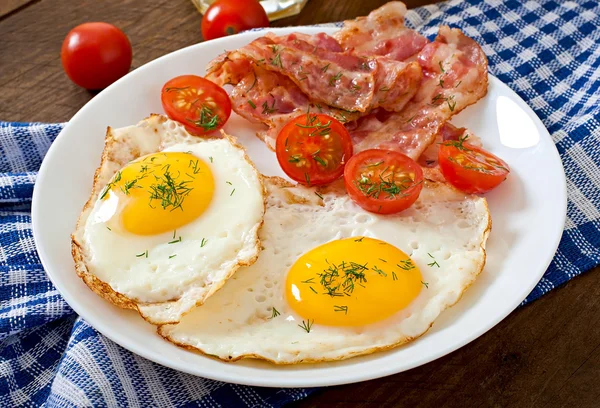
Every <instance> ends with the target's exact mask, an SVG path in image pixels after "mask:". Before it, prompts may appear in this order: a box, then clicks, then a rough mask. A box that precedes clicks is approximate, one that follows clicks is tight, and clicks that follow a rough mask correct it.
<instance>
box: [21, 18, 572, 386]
mask: <svg viewBox="0 0 600 408" xmlns="http://www.w3.org/2000/svg"><path fill="white" fill-rule="evenodd" d="M336 29H337V28H336V27H333V26H296V27H284V28H269V29H265V30H256V31H250V32H245V33H241V34H238V35H237V36H238V38H239V36H245V37H248V38H253V37H255V36H256V35H257V34H261V33H263V32H274V33H278V32H281V33H284V32H291V31H301V32H307V33H310V34H313V33H317V32H326V33H332V32H334V31H335V30H336ZM230 38H231V37H225V38H220V39H217V40H212V41H211V42H210V43H208V42H203V43H198V44H193V45H190V46H187V47H184V48H181V49H179V50H175V51H173V52H170V53H168V54H165V55H163V56H161V57H159V58H156V59H154V60H152V61H149V62H148V63H146V64H144V65H142V66H140V67H138V68H137V69H136V70H133V71H131V72H129V73H128V74H127V75H125V76H124V77H122V78H121V79H119V80H118V81H116V82H115V83H113V84H112V85H110V86H109V87H108V88H106V90H109V89H112V88H114V87H118V86H119V85H120V83H121V82H122V81H123V80H124V79H125V78H127V77H129V76H130V75H132V74H135V73H138V72H140V71H141V70H146V69H148V67H151V66H152V65H153V64H154V63H157V62H158V61H161V60H163V59H168V58H172V57H173V55H174V54H177V53H184V52H193V51H194V50H195V49H199V50H202V48H204V47H206V46H207V45H206V44H210V46H211V47H215V48H218V46H219V44H221V43H226V42H228V41H229V39H230ZM488 77H489V78H490V79H491V81H493V82H495V83H496V84H497V85H500V86H501V87H505V88H506V89H507V90H508V91H509V92H510V93H511V94H512V96H513V97H514V98H515V99H518V100H519V101H520V102H521V103H522V105H523V106H522V108H523V109H524V110H525V111H526V113H527V114H528V116H529V118H531V119H532V120H533V121H534V122H535V123H536V125H538V127H539V128H540V129H543V130H544V132H542V135H541V137H547V138H548V140H549V141H550V142H552V147H553V149H551V151H552V154H553V155H554V156H555V157H554V159H556V160H558V162H559V163H560V171H561V175H562V183H560V185H559V186H556V188H559V190H560V191H559V194H560V196H562V197H563V200H561V202H560V210H561V214H562V219H560V220H557V223H558V222H559V221H560V226H561V231H562V232H561V233H559V234H558V236H557V237H555V239H554V242H553V243H552V245H551V247H552V248H554V250H553V251H552V252H551V253H549V254H548V255H547V256H546V258H545V259H544V260H543V262H541V263H540V265H542V266H543V267H541V268H540V270H541V272H540V273H539V274H537V275H539V276H538V277H537V280H535V282H533V283H532V284H530V285H527V286H526V287H524V288H523V289H522V291H521V293H524V294H523V295H522V296H521V295H519V296H517V297H515V299H517V298H518V299H520V300H518V301H516V300H515V301H513V302H511V304H510V305H509V306H508V307H506V306H505V307H504V308H503V309H504V310H503V312H502V313H500V314H499V315H498V317H497V318H495V319H491V320H490V321H488V322H487V323H486V324H483V325H481V327H480V328H479V329H478V330H475V331H473V332H472V334H471V335H469V336H466V337H464V338H462V339H461V340H460V341H458V342H456V344H452V345H451V346H448V347H445V348H440V349H438V350H437V351H434V352H432V353H429V354H428V355H426V357H422V358H420V359H417V360H416V361H414V362H413V363H412V364H408V365H405V366H404V367H402V368H400V369H399V368H398V367H391V366H390V367H382V368H381V369H380V370H379V371H377V372H365V373H356V374H353V375H347V376H346V377H344V378H343V379H331V378H328V377H327V378H324V379H323V378H312V379H311V380H303V379H295V378H293V376H292V377H291V378H287V376H286V377H282V378H279V379H278V382H274V381H273V380H262V378H261V377H258V376H257V377H252V378H249V377H248V376H243V375H237V374H236V375H235V376H232V375H231V374H225V375H222V374H221V373H220V372H215V371H212V372H199V371H202V369H201V367H198V366H197V365H195V366H190V365H189V364H188V365H186V364H184V363H180V362H178V361H172V360H168V359H166V358H161V354H160V353H155V354H152V353H149V352H146V350H145V349H142V350H140V349H138V347H137V346H136V345H135V344H132V343H131V342H130V339H129V338H128V337H127V336H125V335H121V334H120V333H119V332H118V331H116V332H114V331H110V330H106V328H105V324H104V323H103V322H98V321H97V319H96V318H95V317H94V315H93V313H92V312H91V311H89V312H88V310H87V309H86V308H85V307H83V305H80V304H79V302H78V301H77V300H76V299H74V298H73V297H72V296H71V294H70V293H69V292H68V291H65V290H62V289H61V287H62V284H61V283H60V279H54V278H55V277H56V278H58V277H59V275H58V274H57V275H56V276H55V277H53V274H54V273H53V272H51V271H50V268H48V267H47V265H48V264H49V260H48V257H47V255H46V253H45V250H44V248H43V244H42V245H40V244H39V243H40V242H41V239H40V234H41V232H40V228H41V227H39V225H40V222H39V218H38V216H37V214H38V211H39V207H40V206H41V205H42V204H41V201H42V198H40V194H41V193H40V188H38V185H40V184H41V183H42V182H43V180H44V179H45V174H46V173H47V172H48V171H49V170H48V169H47V168H48V167H49V166H50V164H48V163H50V159H47V158H49V157H52V156H53V154H54V152H55V151H56V150H58V149H59V147H57V146H58V145H59V144H60V143H56V142H57V141H58V140H59V139H60V138H61V137H62V135H63V134H65V133H68V131H69V129H70V127H71V126H72V123H73V121H76V120H77V118H78V117H79V116H80V115H82V114H84V113H85V111H87V110H88V109H92V108H93V105H94V103H93V101H94V99H96V98H97V97H96V98H94V99H92V100H90V101H88V102H87V103H86V104H85V105H84V106H83V107H81V108H80V109H79V110H78V111H77V113H75V115H73V117H72V118H71V119H70V120H69V121H68V123H67V124H66V125H65V127H64V128H63V129H62V130H61V132H60V134H59V135H58V136H57V137H56V139H55V140H54V141H53V142H52V144H51V146H50V148H49V149H48V151H47V152H46V155H45V157H44V159H43V161H42V164H41V166H40V169H39V171H38V176H37V179H36V182H35V186H34V189H33V195H32V203H31V217H32V230H33V238H34V242H35V246H36V250H37V252H38V255H39V258H40V261H41V263H42V266H43V267H44V271H45V272H46V275H47V276H48V278H49V279H50V281H51V282H52V284H53V285H54V286H55V287H56V289H57V290H58V291H59V293H60V295H61V296H62V297H63V298H64V299H65V301H66V302H67V303H68V304H69V306H70V307H71V308H72V309H73V311H74V312H75V313H77V314H78V315H79V316H80V317H82V318H83V319H85V320H86V322H88V324H90V326H92V327H93V328H94V329H95V330H97V331H98V332H99V333H101V334H102V335H104V336H106V337H107V338H109V339H110V340H111V341H113V342H115V343H116V344H118V345H120V346H121V347H124V348H125V349H127V350H128V351H130V352H132V353H134V354H137V355H139V356H142V357H144V358H146V359H148V360H150V361H152V362H154V363H157V364H160V365H162V366H165V367H169V368H172V369H174V370H177V371H180V372H184V373H188V374H192V375H195V376H199V377H203V378H207V379H212V380H217V381H223V382H228V383H235V384H241V385H250V386H263V387H288V388H305V387H322V386H333V385H342V384H349V383H356V382H360V381H367V380H372V379H376V378H381V377H385V376H389V375H393V374H397V373H400V372H403V371H407V370H410V369H413V368H415V367H419V366H421V365H423V364H426V363H429V362H431V361H434V360H437V359H439V358H441V357H443V356H445V355H447V354H449V353H451V352H453V351H455V350H458V349H459V348H461V347H464V346H465V345H467V344H469V343H471V342H472V341H473V340H475V339H477V338H478V337H480V336H481V335H483V334H485V333H486V332H488V331H489V330H491V329H492V328H493V327H494V326H496V325H497V324H498V323H499V322H501V321H502V320H504V319H505V318H506V317H507V316H508V315H509V314H510V313H512V312H513V311H514V310H515V309H516V308H517V307H518V306H519V305H520V304H521V303H522V302H523V300H524V299H525V298H526V297H527V296H528V295H529V293H530V292H531V290H532V289H533V288H534V287H535V286H536V285H537V283H538V282H539V280H540V279H541V278H542V276H543V274H544V273H545V271H546V270H547V268H548V266H549V265H550V263H551V262H552V259H553V258H554V256H555V254H556V251H557V249H558V246H559V243H560V240H561V237H562V234H563V233H564V227H565V222H566V217H567V200H568V197H567V184H566V182H567V181H566V175H565V171H564V166H563V164H562V160H561V158H560V155H559V153H558V150H557V148H556V144H555V143H554V141H553V139H552V137H551V135H550V133H549V132H548V130H547V128H546V127H545V126H544V124H543V122H542V121H541V120H540V118H539V117H538V116H537V115H536V114H535V112H534V111H533V109H532V108H531V107H530V106H529V105H528V104H527V103H526V102H525V101H524V100H523V99H522V98H521V97H520V96H519V95H518V94H517V93H516V92H515V91H513V90H512V89H511V88H510V87H508V85H506V84H504V83H503V82H502V81H500V80H499V79H498V78H497V77H495V76H494V75H492V74H490V73H489V72H488ZM106 90H105V91H106ZM105 91H103V92H105ZM90 106H92V108H90ZM74 269H75V268H74V267H73V271H74ZM73 277H74V278H76V279H80V278H79V277H78V276H77V275H76V274H73ZM57 280H58V281H59V283H58V284H57ZM63 289H64V288H63ZM73 305H75V306H73ZM92 322H94V323H92ZM98 326H100V327H101V328H98ZM206 358H209V357H206ZM317 367H318V366H317ZM198 368H200V370H198ZM275 368H276V366H275Z"/></svg>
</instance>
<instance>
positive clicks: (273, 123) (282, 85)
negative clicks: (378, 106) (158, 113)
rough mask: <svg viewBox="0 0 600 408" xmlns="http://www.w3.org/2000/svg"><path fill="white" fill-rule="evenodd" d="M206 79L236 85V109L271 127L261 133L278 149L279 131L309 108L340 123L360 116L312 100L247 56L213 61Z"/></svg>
mask: <svg viewBox="0 0 600 408" xmlns="http://www.w3.org/2000/svg"><path fill="white" fill-rule="evenodd" d="M206 78H208V79H210V80H211V81H213V82H215V83H216V84H218V85H221V86H223V85H225V84H229V85H233V86H234V87H233V90H232V91H231V93H230V99H231V103H232V109H233V110H234V111H235V112H236V113H237V114H238V115H240V116H242V117H243V118H245V119H247V120H249V121H250V122H254V123H264V124H265V125H267V126H268V127H269V129H268V130H267V131H265V132H264V133H260V134H259V135H258V136H259V137H260V138H261V139H262V140H263V141H264V142H265V143H266V144H267V146H268V147H269V148H270V149H272V150H274V149H275V140H276V139H277V135H278V134H279V131H280V130H281V128H282V127H283V126H285V124H286V123H287V122H288V121H289V120H290V119H292V118H294V117H296V116H298V115H300V114H305V113H306V112H307V111H309V110H310V111H311V112H318V113H324V114H326V115H329V116H332V117H334V118H336V119H338V120H339V121H340V122H342V123H345V122H347V121H354V120H356V119H358V117H359V113H358V112H346V111H344V110H340V109H336V108H332V107H330V106H327V105H325V104H320V103H316V102H313V101H311V100H310V99H309V98H308V96H306V94H304V93H303V92H302V91H301V90H300V88H298V87H297V86H296V84H294V82H292V81H291V80H290V79H289V78H287V77H286V76H284V75H282V74H279V73H277V72H273V71H268V70H266V69H264V67H263V65H257V64H255V63H254V62H253V61H251V60H249V59H248V58H246V57H245V56H243V55H240V54H237V53H230V54H228V55H227V56H226V57H224V56H221V57H219V58H217V59H215V60H214V61H213V63H212V64H211V65H210V68H209V69H208V73H207V76H206Z"/></svg>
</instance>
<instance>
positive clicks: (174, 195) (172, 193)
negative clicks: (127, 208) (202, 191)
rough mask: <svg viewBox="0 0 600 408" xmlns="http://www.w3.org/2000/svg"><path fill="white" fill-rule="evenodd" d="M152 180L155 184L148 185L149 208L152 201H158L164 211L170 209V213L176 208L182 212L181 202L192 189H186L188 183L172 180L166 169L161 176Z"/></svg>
mask: <svg viewBox="0 0 600 408" xmlns="http://www.w3.org/2000/svg"><path fill="white" fill-rule="evenodd" d="M154 178H155V180H156V183H155V184H152V185H150V203H149V205H150V207H152V201H153V200H160V205H161V207H162V208H163V209H164V210H166V209H168V208H169V207H172V208H171V211H174V210H176V209H178V208H180V209H181V210H182V211H183V201H184V200H185V197H187V196H188V195H189V194H190V192H191V191H192V188H191V187H188V184H189V183H190V181H189V180H187V181H178V180H176V179H174V178H173V177H172V176H171V173H170V172H169V170H168V169H167V170H165V173H164V174H163V175H162V176H156V175H155V176H154ZM152 208H154V207H152Z"/></svg>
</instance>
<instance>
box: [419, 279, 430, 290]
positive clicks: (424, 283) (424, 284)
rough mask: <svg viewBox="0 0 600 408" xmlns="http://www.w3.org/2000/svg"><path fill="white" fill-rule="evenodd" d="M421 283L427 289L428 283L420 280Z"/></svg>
mask: <svg viewBox="0 0 600 408" xmlns="http://www.w3.org/2000/svg"><path fill="white" fill-rule="evenodd" d="M421 283H422V284H423V286H425V287H426V288H427V289H429V283H428V282H423V281H421Z"/></svg>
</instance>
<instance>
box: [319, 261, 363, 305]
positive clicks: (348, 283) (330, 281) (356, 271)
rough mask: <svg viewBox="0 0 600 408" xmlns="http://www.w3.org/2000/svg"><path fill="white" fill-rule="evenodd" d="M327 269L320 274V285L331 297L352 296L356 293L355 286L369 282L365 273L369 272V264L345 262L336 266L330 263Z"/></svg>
mask: <svg viewBox="0 0 600 408" xmlns="http://www.w3.org/2000/svg"><path fill="white" fill-rule="evenodd" d="M325 261H326V262H327V264H328V265H329V266H328V268H327V269H325V270H323V273H319V274H318V276H319V277H320V278H321V281H320V284H321V286H322V287H323V289H324V290H325V292H323V294H325V295H329V296H331V297H338V296H344V295H346V296H350V294H351V293H352V292H354V288H355V285H356V284H358V285H361V286H363V287H364V285H363V283H366V282H367V278H366V276H365V271H367V270H368V268H367V264H366V263H365V264H364V265H361V264H358V263H356V262H345V261H342V262H341V263H339V264H337V265H335V264H331V263H329V261H327V260H325Z"/></svg>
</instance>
